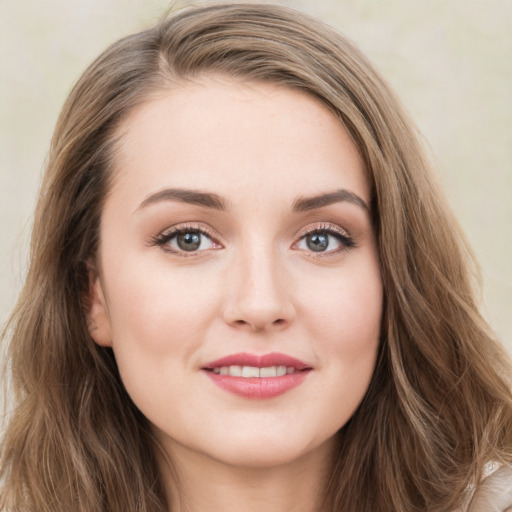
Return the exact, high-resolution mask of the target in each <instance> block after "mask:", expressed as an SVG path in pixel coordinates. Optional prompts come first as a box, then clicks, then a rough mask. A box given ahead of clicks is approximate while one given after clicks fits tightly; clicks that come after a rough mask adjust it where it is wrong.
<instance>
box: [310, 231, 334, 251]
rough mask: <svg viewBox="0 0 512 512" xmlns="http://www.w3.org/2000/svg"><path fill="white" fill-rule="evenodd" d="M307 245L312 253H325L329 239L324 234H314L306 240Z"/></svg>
mask: <svg viewBox="0 0 512 512" xmlns="http://www.w3.org/2000/svg"><path fill="white" fill-rule="evenodd" d="M306 244H307V246H308V247H309V249H311V250H312V251H315V252H321V251H325V250H326V249H327V247H328V246H329V237H328V235H326V234H323V233H313V234H312V235H308V237H307V238H306Z"/></svg>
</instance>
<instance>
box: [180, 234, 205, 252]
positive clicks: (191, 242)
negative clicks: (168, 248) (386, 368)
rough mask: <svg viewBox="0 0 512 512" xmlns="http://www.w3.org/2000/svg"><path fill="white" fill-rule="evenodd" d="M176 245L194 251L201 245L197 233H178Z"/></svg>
mask: <svg viewBox="0 0 512 512" xmlns="http://www.w3.org/2000/svg"><path fill="white" fill-rule="evenodd" d="M177 241H178V247H179V248H180V249H183V250H184V251H195V250H196V249H199V246H200V245H201V236H200V235H199V233H183V234H181V235H178V240H177Z"/></svg>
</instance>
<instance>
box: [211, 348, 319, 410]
mask: <svg viewBox="0 0 512 512" xmlns="http://www.w3.org/2000/svg"><path fill="white" fill-rule="evenodd" d="M235 365H236V366H255V367H258V368H265V367H269V366H286V367H288V368H295V373H291V374H287V375H282V376H280V377H260V378H245V377H232V376H231V375H219V374H217V373H214V372H213V369H214V368H221V367H222V366H235ZM202 370H203V371H204V372H205V373H206V375H207V376H208V377H209V378H210V379H211V380H212V381H213V383H214V384H216V385H217V386H219V387H220V388H221V389H223V390H225V391H228V392H230V393H233V394H235V395H238V396H241V397H243V398H251V399H260V400H262V399H268V398H273V397H275V396H278V395H282V394H283V393H286V392H287V391H290V390H291V389H293V388H295V387H297V386H298V385H299V384H301V383H302V382H303V381H304V379H305V378H306V377H307V376H308V375H309V373H310V370H312V367H311V366H309V365H307V364H306V363H304V362H303V361H300V360H299V359H296V358H294V357H291V356H288V355H286V354H279V353H277V352H272V353H270V354H265V355H262V356H257V355H252V354H246V353H240V354H233V355H230V356H227V357H223V358H221V359H217V360H216V361H212V362H210V363H208V364H206V365H205V366H203V367H202Z"/></svg>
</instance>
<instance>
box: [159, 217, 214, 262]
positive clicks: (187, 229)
mask: <svg viewBox="0 0 512 512" xmlns="http://www.w3.org/2000/svg"><path fill="white" fill-rule="evenodd" d="M185 233H199V234H200V235H204V236H206V237H207V238H209V239H210V240H211V241H212V242H213V243H214V244H216V245H218V246H219V247H222V245H221V244H220V242H218V241H217V239H216V238H215V236H214V234H213V231H212V230H211V229H209V228H208V227H207V226H204V225H192V224H180V225H178V226H173V227H172V228H169V229H167V230H165V231H163V232H162V233H160V234H158V235H156V236H155V237H152V238H151V241H150V243H151V245H156V246H158V247H160V248H161V249H162V250H163V251H165V252H168V253H171V254H174V255H176V256H179V257H184V258H190V257H196V258H197V257H198V256H199V255H200V254H201V253H203V252H206V250H202V251H191V252H190V254H187V252H186V251H177V250H175V249H172V248H171V247H170V246H168V245H167V244H168V243H169V242H170V241H171V240H172V239H173V238H174V237H176V236H178V235H181V234H185Z"/></svg>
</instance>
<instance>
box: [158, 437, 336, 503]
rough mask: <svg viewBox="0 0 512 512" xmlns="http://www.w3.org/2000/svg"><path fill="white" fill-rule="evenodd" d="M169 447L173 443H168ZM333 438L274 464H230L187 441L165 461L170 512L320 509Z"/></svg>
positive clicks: (173, 449)
mask: <svg viewBox="0 0 512 512" xmlns="http://www.w3.org/2000/svg"><path fill="white" fill-rule="evenodd" d="M166 448H169V447H166ZM332 449H333V446H332V443H331V442H328V443H325V445H323V446H321V447H319V448H317V449H316V450H315V451H314V452H312V453H309V454H306V455H304V456H302V457H300V458H298V459H295V460H293V461H292V462H286V463H283V464H280V465H277V466H272V467H251V466H243V467H240V466H230V465H228V464H225V463H223V462H220V461H218V460H215V459H212V458H209V457H207V456H204V455H203V454H198V453H197V452H194V451H191V450H189V449H187V448H185V447H183V446H180V445H174V446H173V447H172V450H168V449H167V450H166V451H167V453H169V454H170V455H171V457H170V459H171V460H172V468H171V464H170V463H168V462H163V463H162V464H161V468H162V475H163V477H164V485H165V487H166V490H167V493H168V497H169V503H170V511H172V512H204V511H205V510H208V512H235V511H236V512H238V511H240V510H242V509H243V510H244V512H253V511H254V512H256V511H257V512H261V510H265V512H282V511H283V510H293V511H294V512H319V511H320V510H325V504H324V489H325V488H326V484H327V478H328V475H329V469H330V467H331V454H332Z"/></svg>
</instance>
